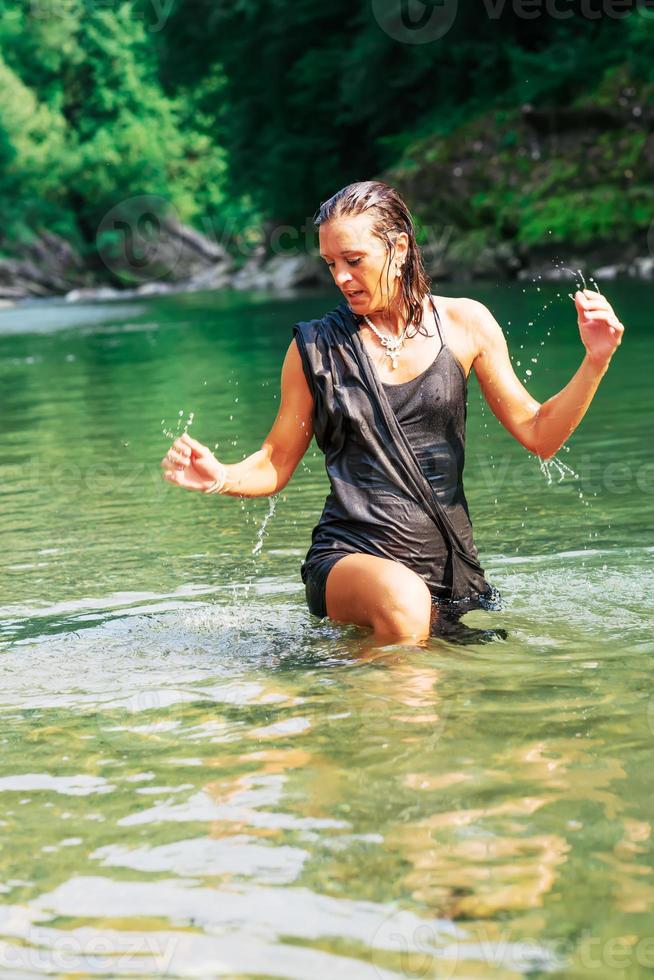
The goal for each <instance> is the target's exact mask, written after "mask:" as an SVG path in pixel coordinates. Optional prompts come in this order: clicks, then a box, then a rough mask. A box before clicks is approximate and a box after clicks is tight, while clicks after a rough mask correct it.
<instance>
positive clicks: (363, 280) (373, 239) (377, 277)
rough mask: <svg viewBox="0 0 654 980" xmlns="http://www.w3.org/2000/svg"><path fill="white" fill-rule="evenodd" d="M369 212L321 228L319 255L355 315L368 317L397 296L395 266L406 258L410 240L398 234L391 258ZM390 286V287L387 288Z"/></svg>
mask: <svg viewBox="0 0 654 980" xmlns="http://www.w3.org/2000/svg"><path fill="white" fill-rule="evenodd" d="M373 222H374V217H373V215H371V214H370V213H369V212H367V211H364V212H363V214H357V215H349V216H348V217H345V218H334V219H332V221H328V222H326V223H325V224H322V225H321V226H320V230H319V237H320V255H321V256H322V258H323V259H324V260H325V262H326V263H327V265H328V266H329V268H330V269H331V273H332V276H333V278H334V282H335V283H336V285H337V286H338V288H339V289H340V291H341V292H342V293H343V295H344V296H345V298H346V300H347V301H348V303H349V304H350V306H351V307H352V309H353V311H354V312H355V313H359V314H364V313H367V314H370V313H375V312H379V311H383V310H386V309H388V308H389V307H392V306H393V303H394V302H395V299H396V297H397V296H398V294H399V279H398V276H397V267H398V266H399V265H401V264H402V263H403V262H404V261H405V259H406V253H407V250H408V245H409V237H408V235H407V234H406V232H400V233H399V235H398V236H397V239H396V241H395V252H394V254H393V256H392V258H391V259H390V268H389V254H388V252H387V250H386V248H385V247H384V243H383V242H382V241H381V240H380V239H379V238H377V236H376V235H373V233H372V225H373ZM389 287H390V288H389Z"/></svg>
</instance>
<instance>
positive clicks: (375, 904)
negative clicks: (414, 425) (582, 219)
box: [0, 282, 654, 980]
mask: <svg viewBox="0 0 654 980" xmlns="http://www.w3.org/2000/svg"><path fill="white" fill-rule="evenodd" d="M571 285H572V283H570V284H568V283H562V284H561V285H558V284H548V285H542V286H541V287H540V289H538V288H537V287H536V286H535V285H531V284H529V285H526V286H523V285H522V284H515V285H510V286H509V285H502V286H495V285H488V286H484V285H482V284H475V285H474V287H472V286H465V285H461V286H458V287H457V286H454V285H453V286H452V287H451V288H450V287H449V286H448V288H447V292H448V293H450V294H452V295H462V294H464V295H473V296H474V297H475V298H477V299H480V300H482V301H483V302H485V303H487V304H488V305H489V306H490V307H491V309H492V310H493V312H494V313H495V315H496V317H497V318H498V320H499V321H500V322H501V323H502V324H503V326H504V327H505V328H506V331H507V335H508V337H509V344H510V348H511V351H512V354H513V356H514V359H515V362H516V371H517V373H518V374H519V376H520V377H521V378H525V377H526V378H527V384H528V387H529V389H530V390H531V391H532V393H533V394H534V395H535V396H536V397H538V398H540V399H544V398H546V397H548V396H549V395H551V394H553V393H554V392H555V391H556V390H558V389H559V388H560V387H562V386H563V385H564V384H565V383H566V381H567V380H568V379H569V377H570V376H571V374H572V373H573V371H574V370H575V369H576V367H577V366H578V364H579V363H580V361H581V357H582V353H583V350H582V347H581V344H580V341H579V337H578V331H577V326H576V319H575V314H574V309H573V306H572V303H571V301H570V300H569V299H568V297H567V293H568V292H569V291H570V287H571ZM605 288H606V292H607V295H608V296H609V298H610V299H611V301H612V302H613V303H614V305H615V307H616V310H617V312H618V314H619V316H620V317H621V319H622V320H623V322H624V323H625V325H626V332H625V337H624V340H623V344H622V347H621V348H620V350H619V351H618V352H617V354H616V356H615V358H614V361H613V363H612V365H611V368H610V370H609V373H608V374H607V376H606V378H605V379H604V381H603V383H602V386H601V388H600V391H599V393H598V395H597V397H596V400H595V402H594V403H593V405H592V406H591V409H590V411H589V413H588V415H587V417H586V419H585V420H584V422H583V423H582V425H581V427H580V428H579V430H578V431H577V432H576V433H575V435H574V436H573V437H572V438H571V440H570V442H569V446H568V448H567V450H566V449H564V450H563V451H562V452H561V453H560V454H559V458H560V459H561V460H562V461H563V462H564V463H565V464H566V465H567V466H569V467H570V468H571V469H572V470H574V473H575V475H574V476H570V475H568V476H567V477H566V478H565V479H564V480H563V481H562V482H558V479H559V477H558V474H557V473H556V472H552V473H551V482H550V481H548V478H547V475H545V474H543V473H542V472H541V470H540V468H539V465H538V461H537V460H535V459H534V458H533V457H530V456H529V455H528V454H527V453H526V452H525V451H524V450H523V449H522V448H521V447H520V446H519V445H518V444H517V443H516V442H515V441H513V440H512V439H511V437H510V436H509V435H508V434H507V433H506V432H505V431H504V430H503V429H502V428H501V426H500V425H499V423H497V421H496V420H495V419H494V417H493V416H492V415H491V413H490V411H489V409H488V408H485V407H484V406H483V404H482V402H481V400H480V396H479V392H478V389H477V386H476V382H474V381H471V383H470V398H469V423H468V443H467V446H468V454H467V463H466V490H467V495H468V499H469V503H470V508H471V514H472V518H473V522H474V527H475V538H476V542H477V546H478V548H479V552H480V557H481V560H482V564H483V565H484V567H485V569H486V574H487V578H488V579H489V581H490V582H492V583H493V584H494V585H496V586H497V587H498V588H499V589H500V590H501V592H502V594H503V597H504V600H505V610H504V611H503V612H501V613H494V614H486V613H481V612H477V613H474V614H472V615H470V616H468V617H467V619H466V623H467V624H468V625H469V626H470V627H471V628H473V627H474V628H482V629H489V628H491V627H498V628H500V627H501V628H502V629H503V630H506V634H507V635H506V639H495V640H492V641H490V642H489V641H488V637H484V635H483V634H481V635H480V634H475V633H471V634H470V636H469V637H468V639H467V642H463V641H462V640H460V641H458V642H453V641H445V640H442V639H436V638H434V639H433V640H431V641H430V642H429V644H428V646H427V647H426V648H425V649H420V648H410V647H399V646H398V647H387V648H384V649H382V650H376V651H375V650H374V649H372V648H371V645H370V643H369V639H368V637H367V635H366V633H365V632H364V631H359V630H357V629H355V628H354V627H347V628H346V627H340V626H337V625H336V624H334V623H330V622H329V621H324V622H318V621H317V620H315V619H313V618H312V617H311V616H310V615H309V613H308V612H307V609H306V606H305V600H304V590H303V586H302V583H301V580H300V576H299V566H300V562H301V560H302V558H303V556H304V554H305V553H306V550H307V548H308V545H309V541H310V534H311V529H312V527H313V525H314V524H315V522H316V521H317V519H318V516H319V513H320V510H321V507H322V503H323V500H324V496H325V493H326V489H327V483H326V477H325V473H324V467H323V461H322V456H321V455H320V453H319V451H318V450H317V449H316V447H315V444H312V446H311V447H310V449H309V451H308V453H307V455H306V457H305V460H304V461H303V463H302V464H301V465H300V466H299V467H298V470H297V472H296V474H295V476H294V477H293V479H292V481H291V483H290V484H289V486H288V487H287V488H286V490H285V491H284V492H283V494H281V495H280V496H279V498H278V499H277V500H275V501H273V502H270V501H268V500H251V501H245V502H243V503H241V502H240V501H238V500H236V499H232V498H229V499H228V498H216V497H211V498H206V497H201V496H199V495H196V494H191V493H184V492H182V491H180V490H178V489H176V488H174V487H171V486H169V485H167V484H165V483H164V482H163V481H162V479H161V476H160V470H159V461H160V459H161V457H162V456H163V454H164V452H165V451H166V449H167V447H168V445H169V441H170V440H169V439H168V438H167V437H166V436H165V435H164V431H166V432H173V433H174V432H180V431H182V430H183V428H184V425H186V424H188V421H189V418H190V417H191V414H192V422H191V425H190V431H191V433H192V434H193V435H194V436H195V437H196V438H198V439H200V440H202V441H204V442H206V443H208V444H210V445H211V446H213V445H214V444H216V443H217V444H218V449H217V454H218V455H219V456H220V457H222V458H223V459H224V460H225V461H226V462H234V461H236V460H238V459H240V458H242V457H243V456H244V455H246V454H249V453H250V452H253V451H254V450H255V449H257V448H258V447H259V445H260V443H261V440H262V439H263V437H264V436H265V434H266V432H267V431H268V428H269V426H270V424H271V422H272V420H273V418H274V415H275V412H276V409H277V405H278V402H279V395H278V384H279V371H280V367H281V362H282V358H283V354H284V351H285V349H286V347H287V346H288V343H289V342H290V338H291V327H292V324H293V323H294V322H295V321H297V320H300V319H308V318H310V317H314V316H317V315H320V314H321V313H322V312H324V311H325V310H327V309H330V308H331V307H333V306H334V305H336V302H338V299H339V297H338V296H337V295H336V294H329V295H328V294H321V295H319V294H307V295H305V296H295V297H286V298H276V299H272V298H270V297H269V296H264V295H261V294H258V295H254V294H252V295H245V294H231V293H194V294H184V295H175V296H166V297H156V298H154V297H153V298H141V299H138V300H133V299H124V300H118V301H113V302H104V303H94V304H90V303H89V304H68V303H66V302H64V301H56V302H47V303H43V304H35V305H32V306H25V307H20V308H15V309H10V310H4V311H2V312H0V378H1V389H0V390H1V396H0V397H1V404H2V415H1V419H2V428H1V434H0V447H1V448H0V460H1V462H0V492H1V498H0V501H1V505H0V535H1V538H0V540H1V541H2V548H1V557H0V562H1V565H0V671H1V678H2V681H1V684H0V692H1V694H0V710H1V720H2V724H1V729H0V737H1V741H2V755H1V763H0V802H1V805H0V827H1V831H2V833H1V836H0V976H2V977H3V978H4V977H11V978H13V977H17V978H31V977H43V976H61V977H87V976H106V977H127V976H135V977H160V976H166V977H252V978H272V977H275V978H301V980H305V978H307V980H309V978H311V980H313V978H320V980H322V978H329V980H333V978H338V980H340V978H342V980H359V978H360V980H390V978H431V977H434V978H447V977H468V978H487V977H492V978H498V980H505V978H506V980H509V978H516V977H541V976H548V977H556V978H559V977H560V978H581V977H583V978H591V977H592V978H596V980H600V978H604V977H618V978H641V977H648V976H652V975H653V974H654V911H653V909H654V853H653V842H652V801H653V799H654V786H653V782H654V780H653V774H654V766H653V765H652V761H653V752H652V750H653V747H654V698H653V690H652V667H653V663H654V638H653V636H652V618H653V617H652V613H653V609H654V600H653V597H652V556H653V550H654V540H653V535H652V530H653V528H654V506H653V503H652V499H653V497H652V491H653V489H654V463H653V462H652V459H651V410H652V395H651V385H652V374H653V368H654V362H653V359H652V348H651V309H652V300H653V298H654V287H653V286H652V285H651V284H650V285H648V284H645V283H636V282H634V283H609V284H607V285H606V287H605ZM557 294H560V295H558V296H557ZM534 359H535V360H534ZM518 362H520V363H519V364H518ZM527 371H531V375H530V376H527V375H526V372H527ZM484 639H485V640H486V642H482V640H484Z"/></svg>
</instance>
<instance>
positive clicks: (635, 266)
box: [629, 255, 654, 279]
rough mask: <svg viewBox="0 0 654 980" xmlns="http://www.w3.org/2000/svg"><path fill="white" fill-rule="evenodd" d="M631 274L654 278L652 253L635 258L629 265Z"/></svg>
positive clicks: (642, 277)
mask: <svg viewBox="0 0 654 980" xmlns="http://www.w3.org/2000/svg"><path fill="white" fill-rule="evenodd" d="M629 275H630V276H635V277H637V278H638V279H654V258H653V257H652V256H651V255H643V256H639V257H638V258H636V259H634V261H633V262H632V264H631V265H630V266H629Z"/></svg>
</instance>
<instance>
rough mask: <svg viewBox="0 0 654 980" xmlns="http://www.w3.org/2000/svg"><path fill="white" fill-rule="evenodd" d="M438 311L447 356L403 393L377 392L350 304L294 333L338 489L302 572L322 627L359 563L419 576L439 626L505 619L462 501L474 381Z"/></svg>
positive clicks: (380, 387)
mask: <svg viewBox="0 0 654 980" xmlns="http://www.w3.org/2000/svg"><path fill="white" fill-rule="evenodd" d="M432 309H433V312H434V318H435V321H436V327H437V330H438V334H439V337H440V341H441V347H440V349H439V351H438V354H437V355H436V357H435V359H434V361H433V362H432V364H431V365H430V366H429V367H428V368H427V369H426V370H425V371H423V373H422V374H420V375H419V376H418V377H417V378H414V379H413V380H411V381H407V382H405V383H403V384H395V385H394V384H382V383H381V382H380V381H379V378H378V375H377V371H376V369H375V367H374V364H373V363H372V360H371V359H370V356H369V355H368V353H367V351H366V349H365V346H364V344H363V342H362V340H361V337H360V334H359V323H358V320H357V318H356V316H355V315H354V313H353V312H352V310H351V309H350V307H349V306H348V305H347V303H340V304H339V306H338V307H336V309H335V310H332V311H331V312H330V313H327V314H326V315H325V316H324V317H323V318H322V319H320V320H312V321H309V322H306V323H298V324H296V325H295V327H294V335H295V338H296V341H297V345H298V348H299V351H300V355H301V358H302V365H303V368H304V373H305V376H306V379H307V383H308V385H309V388H310V390H311V394H312V396H313V401H314V410H313V425H314V432H315V435H316V441H317V443H318V446H319V447H320V449H321V450H322V451H323V452H324V453H325V465H326V469H327V474H328V476H329V481H330V485H331V492H330V493H329V495H328V497H327V500H326V501H325V506H324V509H323V512H322V515H321V517H320V520H319V522H318V524H317V526H316V527H315V529H314V531H313V535H312V543H311V547H310V549H309V552H308V554H307V556H306V559H305V561H304V562H303V563H302V569H301V574H302V580H303V582H304V583H305V586H306V594H307V602H308V605H309V610H310V611H311V612H312V613H313V614H314V615H316V616H320V617H323V616H326V615H327V610H326V606H325V585H326V582H327V576H328V574H329V572H330V571H331V569H332V567H333V566H334V564H335V563H336V562H337V561H339V559H341V558H343V557H344V556H345V555H350V554H355V553H363V554H367V555H376V556H378V557H380V558H390V559H393V560H395V561H399V562H402V564H404V565H406V566H407V567H408V568H411V569H412V570H413V571H415V572H416V573H417V574H418V575H419V576H420V577H421V578H422V579H423V580H424V581H425V582H426V584H427V586H428V588H429V591H430V593H431V595H432V601H433V602H434V603H435V604H437V605H438V606H439V611H440V612H441V615H445V616H448V617H453V618H457V617H458V616H460V615H462V614H463V613H464V612H467V611H469V610H471V609H479V608H481V609H493V610H495V609H499V608H501V600H500V596H499V593H498V592H497V590H496V589H494V588H493V587H492V586H490V585H489V584H488V583H487V582H486V580H485V578H484V572H483V569H482V568H481V566H480V564H479V561H478V559H477V549H476V548H475V545H474V541H473V536H472V525H471V522H470V515H469V513H468V504H467V501H466V498H465V493H464V490H463V478H462V477H463V466H464V458H465V422H466V408H467V405H466V402H467V379H466V377H465V374H464V372H463V369H462V367H461V364H460V363H459V361H458V360H457V358H456V357H455V356H454V354H453V353H452V352H451V351H450V349H449V347H447V345H446V344H445V343H444V342H443V338H442V334H441V328H440V322H439V319H438V313H437V311H436V307H435V306H434V303H433V300H432Z"/></svg>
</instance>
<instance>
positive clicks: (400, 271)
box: [395, 265, 402, 276]
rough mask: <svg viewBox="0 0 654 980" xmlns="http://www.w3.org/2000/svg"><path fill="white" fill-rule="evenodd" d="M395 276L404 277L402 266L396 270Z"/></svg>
mask: <svg viewBox="0 0 654 980" xmlns="http://www.w3.org/2000/svg"><path fill="white" fill-rule="evenodd" d="M395 275H396V276H401V275H402V266H401V265H398V267H397V268H396V270H395Z"/></svg>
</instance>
